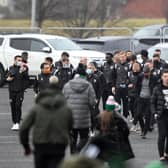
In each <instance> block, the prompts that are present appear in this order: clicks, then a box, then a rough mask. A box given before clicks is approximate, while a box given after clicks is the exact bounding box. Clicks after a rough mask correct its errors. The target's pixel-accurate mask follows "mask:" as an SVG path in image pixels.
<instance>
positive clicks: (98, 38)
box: [73, 36, 131, 42]
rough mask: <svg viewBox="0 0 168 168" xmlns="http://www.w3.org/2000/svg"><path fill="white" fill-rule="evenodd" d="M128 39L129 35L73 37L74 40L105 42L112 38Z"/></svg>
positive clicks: (112, 39)
mask: <svg viewBox="0 0 168 168" xmlns="http://www.w3.org/2000/svg"><path fill="white" fill-rule="evenodd" d="M122 39H128V40H130V39H131V37H130V36H100V37H90V38H87V39H73V40H74V41H76V42H106V41H114V40H122Z"/></svg>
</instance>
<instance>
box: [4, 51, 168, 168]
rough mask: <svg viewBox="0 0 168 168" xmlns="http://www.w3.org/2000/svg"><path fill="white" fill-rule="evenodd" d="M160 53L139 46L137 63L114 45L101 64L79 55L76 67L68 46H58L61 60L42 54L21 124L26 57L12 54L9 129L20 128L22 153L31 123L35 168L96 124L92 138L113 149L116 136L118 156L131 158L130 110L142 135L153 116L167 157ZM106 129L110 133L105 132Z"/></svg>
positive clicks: (75, 146) (74, 146)
mask: <svg viewBox="0 0 168 168" xmlns="http://www.w3.org/2000/svg"><path fill="white" fill-rule="evenodd" d="M160 55H161V52H160V50H156V51H155V53H154V55H153V56H152V59H149V58H148V52H147V51H146V50H142V51H141V58H142V62H141V63H139V62H138V61H137V59H136V56H135V55H134V54H133V53H132V52H131V51H117V52H115V53H114V54H112V53H106V58H105V59H106V61H105V63H104V64H103V65H102V66H101V67H99V66H98V65H97V63H96V62H87V58H85V57H83V58H81V59H80V62H79V65H78V67H77V68H74V67H73V65H72V64H71V63H70V55H69V54H68V53H67V52H63V53H62V55H61V59H60V61H58V62H55V63H53V60H52V58H51V57H46V58H45V60H44V62H43V63H42V64H41V67H40V69H41V73H40V74H38V76H37V78H36V79H35V80H34V82H33V89H34V92H35V94H36V95H37V96H36V100H35V105H34V106H33V108H32V109H31V110H30V112H29V114H28V116H27V117H26V118H25V119H24V120H23V122H22V124H21V126H20V125H19V124H20V121H21V106H22V101H23V95H24V91H25V89H26V88H27V87H28V86H29V79H28V70H29V69H28V66H27V59H26V60H25V59H24V57H23V56H16V57H15V58H14V65H12V66H11V67H10V69H9V72H8V75H7V81H8V83H9V95H10V104H11V111H12V121H13V123H14V125H13V126H12V128H11V129H12V130H19V129H20V140H21V143H22V145H23V147H24V149H25V154H30V152H31V148H30V145H29V138H28V135H29V132H30V128H31V127H32V126H33V127H34V130H33V143H34V146H35V151H36V152H35V165H36V168H38V167H40V168H42V167H47V165H48V164H50V167H52V166H54V165H56V164H57V163H58V161H60V160H61V159H62V158H63V157H64V155H65V148H66V146H67V144H69V138H68V137H70V146H71V153H78V152H80V151H81V149H82V148H83V147H84V146H85V145H86V144H87V142H88V140H89V133H90V132H91V131H92V132H93V131H94V130H97V129H98V130H99V133H100V135H101V138H100V137H99V136H98V138H97V139H96V140H98V141H100V142H102V143H103V144H104V145H105V146H106V145H107V144H108V145H111V147H112V149H111V150H113V148H114V149H115V144H113V143H112V141H115V142H120V144H119V146H120V156H121V154H122V156H123V158H124V159H123V160H125V159H130V158H133V157H134V154H133V151H132V149H131V146H130V143H129V139H128V136H129V127H128V124H127V122H126V120H128V118H130V116H131V122H132V125H133V127H132V128H131V130H132V131H134V130H135V126H136V125H137V124H138V123H139V125H140V129H141V136H142V138H143V139H145V138H146V135H147V132H148V131H151V130H152V129H153V124H154V123H155V121H156V120H157V122H158V128H159V135H158V137H159V138H158V149H159V155H160V160H165V159H167V158H168V145H167V143H165V142H166V140H167V136H168V130H167V128H168V127H167V124H168V122H167V119H168V117H167V116H168V112H167V110H168V98H167V97H168V70H167V68H168V65H167V63H166V62H165V61H164V60H162V59H161V58H160ZM101 100H102V107H100V102H101ZM121 106H122V108H121ZM100 109H101V110H100ZM114 119H115V121H117V122H114ZM111 122H113V124H112V125H111V124H110V123H111ZM114 123H115V124H114ZM99 124H100V126H98V125H99ZM121 126H122V127H121ZM113 128H117V131H116V133H117V135H118V137H119V139H117V140H116V139H113V137H114V132H115V131H114V129H113ZM109 130H110V131H109ZM109 133H110V135H111V136H107V135H109ZM121 133H122V135H121ZM102 135H103V138H104V137H105V139H106V138H107V137H108V138H109V137H110V142H109V143H107V142H106V141H104V139H103V140H102ZM112 135H113V136H112ZM121 137H122V138H121ZM108 138H107V139H108ZM92 142H93V141H92ZM94 142H95V139H94ZM96 144H97V142H96ZM98 144H100V143H98ZM121 146H122V148H121ZM98 147H99V148H100V149H101V150H103V149H105V147H104V148H102V147H101V146H100V145H98ZM124 147H126V148H124ZM106 149H108V147H107V148H106ZM118 149H119V148H117V150H118ZM165 149H166V150H165ZM121 150H122V152H121ZM100 153H101V152H100ZM110 155H111V153H110ZM99 156H101V154H100V155H99ZM125 156H127V157H125ZM44 158H46V159H44ZM106 161H109V164H111V161H112V159H111V158H106ZM113 162H114V160H113Z"/></svg>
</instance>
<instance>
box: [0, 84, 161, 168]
mask: <svg viewBox="0 0 168 168" xmlns="http://www.w3.org/2000/svg"><path fill="white" fill-rule="evenodd" d="M33 101H34V93H33V91H32V90H31V89H29V90H27V91H26V93H25V99H24V102H23V108H22V109H23V118H24V116H25V115H26V113H27V112H28V111H29V109H30V108H31V107H32V105H33ZM11 127H12V122H11V112H10V106H9V97H8V89H7V87H6V86H5V87H3V88H0V168H33V167H34V165H33V156H32V155H31V156H29V157H25V156H24V154H23V149H22V146H21V145H20V144H19V139H18V132H17V131H12V130H11ZM130 140H131V145H132V148H133V151H134V153H135V156H136V158H135V159H133V160H132V161H131V163H132V166H131V167H132V168H134V167H135V168H143V167H144V166H145V165H146V164H148V163H149V162H151V161H153V160H158V158H159V156H158V151H157V129H155V130H154V131H153V132H149V133H148V134H147V139H142V138H141V137H140V135H139V133H135V132H134V133H131V135H130Z"/></svg>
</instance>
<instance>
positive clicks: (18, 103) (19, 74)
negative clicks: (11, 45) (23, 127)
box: [6, 55, 28, 130]
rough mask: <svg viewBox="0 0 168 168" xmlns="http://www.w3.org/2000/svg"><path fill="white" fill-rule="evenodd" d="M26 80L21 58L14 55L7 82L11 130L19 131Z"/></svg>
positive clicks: (26, 75) (26, 76) (25, 71)
mask: <svg viewBox="0 0 168 168" xmlns="http://www.w3.org/2000/svg"><path fill="white" fill-rule="evenodd" d="M27 79H28V68H26V67H25V66H24V65H23V64H22V57H21V56H20V55H16V56H15V57H14V64H13V65H12V66H10V67H9V72H8V74H7V79H6V80H7V82H8V85H9V99H10V106H11V113H12V121H13V126H12V128H11V129H12V130H19V124H20V120H21V116H22V102H23V99H24V90H25V85H24V84H25V81H27Z"/></svg>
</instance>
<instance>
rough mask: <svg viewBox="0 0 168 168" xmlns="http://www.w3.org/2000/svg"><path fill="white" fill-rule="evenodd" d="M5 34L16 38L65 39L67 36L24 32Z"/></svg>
mask: <svg viewBox="0 0 168 168" xmlns="http://www.w3.org/2000/svg"><path fill="white" fill-rule="evenodd" d="M3 36H7V37H9V38H16V37H20V38H22V37H23V38H24V37H26V38H30V37H31V38H39V39H55V38H58V39H65V37H63V36H56V35H49V34H34V33H23V34H8V35H3Z"/></svg>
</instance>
